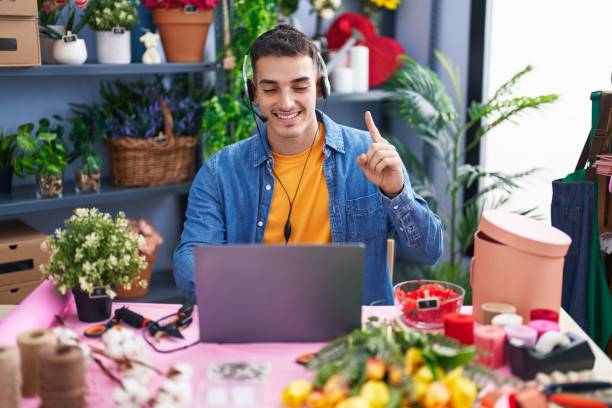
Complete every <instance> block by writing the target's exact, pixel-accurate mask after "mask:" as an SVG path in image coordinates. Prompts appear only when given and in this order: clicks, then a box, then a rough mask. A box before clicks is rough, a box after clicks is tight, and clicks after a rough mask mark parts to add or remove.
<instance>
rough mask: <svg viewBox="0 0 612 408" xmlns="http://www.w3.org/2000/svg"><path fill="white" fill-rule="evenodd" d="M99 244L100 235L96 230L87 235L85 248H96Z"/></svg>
mask: <svg viewBox="0 0 612 408" xmlns="http://www.w3.org/2000/svg"><path fill="white" fill-rule="evenodd" d="M98 244H99V237H98V235H97V234H96V233H95V232H92V233H91V234H87V235H86V236H85V243H84V244H83V247H84V248H96V247H97V246H98Z"/></svg>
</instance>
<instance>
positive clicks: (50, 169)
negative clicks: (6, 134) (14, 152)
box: [13, 115, 68, 198]
mask: <svg viewBox="0 0 612 408" xmlns="http://www.w3.org/2000/svg"><path fill="white" fill-rule="evenodd" d="M54 119H56V120H57V121H59V120H61V118H60V117H59V116H57V115H56V116H54ZM38 123H39V127H38V131H37V133H36V135H35V136H32V131H33V130H34V125H33V124H31V123H28V124H25V125H21V126H20V127H19V128H18V129H17V136H16V141H17V146H18V147H19V150H20V151H21V152H20V154H19V155H18V156H17V157H16V158H15V160H14V162H13V167H14V171H15V174H17V175H18V176H19V177H24V176H25V175H26V174H30V175H34V176H36V197H37V198H48V197H61V196H62V193H63V177H64V170H65V169H66V166H67V165H68V162H67V157H68V150H67V149H66V146H65V145H64V143H63V142H62V134H63V131H64V129H63V127H61V126H60V125H59V124H55V125H54V126H51V123H50V121H49V120H48V119H46V118H42V119H41V120H40V121H39V122H38Z"/></svg>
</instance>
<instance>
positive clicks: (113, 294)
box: [106, 288, 117, 299]
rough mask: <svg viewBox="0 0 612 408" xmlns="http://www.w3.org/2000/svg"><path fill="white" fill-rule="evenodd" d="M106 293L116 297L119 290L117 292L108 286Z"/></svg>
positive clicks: (112, 297)
mask: <svg viewBox="0 0 612 408" xmlns="http://www.w3.org/2000/svg"><path fill="white" fill-rule="evenodd" d="M106 294H107V295H108V297H109V298H111V299H114V298H115V296H117V292H115V291H114V290H112V289H111V288H106Z"/></svg>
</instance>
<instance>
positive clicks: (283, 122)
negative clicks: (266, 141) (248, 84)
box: [254, 55, 318, 142]
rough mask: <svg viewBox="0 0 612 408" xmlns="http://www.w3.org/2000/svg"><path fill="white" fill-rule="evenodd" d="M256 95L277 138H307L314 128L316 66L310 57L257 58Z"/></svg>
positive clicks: (274, 136) (256, 100)
mask: <svg viewBox="0 0 612 408" xmlns="http://www.w3.org/2000/svg"><path fill="white" fill-rule="evenodd" d="M255 71H256V77H255V99H254V103H255V104H256V105H258V106H259V108H260V109H261V113H262V114H263V116H265V117H266V118H267V119H268V122H267V125H268V136H269V138H274V139H276V141H278V142H280V141H281V140H290V139H294V141H297V140H295V139H299V138H303V139H307V140H310V139H311V138H312V136H313V135H312V134H310V133H312V132H315V131H316V128H317V120H316V114H315V105H316V100H317V95H318V92H317V88H318V87H317V85H316V82H317V81H316V79H317V69H316V66H315V64H314V62H313V60H312V58H310V57H308V56H305V55H298V56H292V57H277V56H266V57H262V58H259V59H258V60H257V62H256V70H255Z"/></svg>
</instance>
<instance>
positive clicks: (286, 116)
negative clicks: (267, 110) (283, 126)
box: [274, 111, 302, 120]
mask: <svg viewBox="0 0 612 408" xmlns="http://www.w3.org/2000/svg"><path fill="white" fill-rule="evenodd" d="M301 113H302V112H301V111H299V112H294V113H290V114H281V113H275V114H274V116H275V117H276V118H278V119H280V120H291V119H294V118H297V117H298V115H300V114H301Z"/></svg>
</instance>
